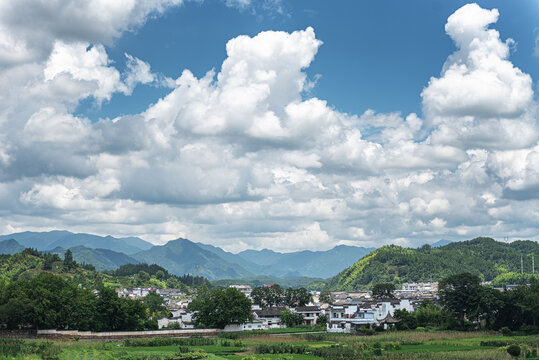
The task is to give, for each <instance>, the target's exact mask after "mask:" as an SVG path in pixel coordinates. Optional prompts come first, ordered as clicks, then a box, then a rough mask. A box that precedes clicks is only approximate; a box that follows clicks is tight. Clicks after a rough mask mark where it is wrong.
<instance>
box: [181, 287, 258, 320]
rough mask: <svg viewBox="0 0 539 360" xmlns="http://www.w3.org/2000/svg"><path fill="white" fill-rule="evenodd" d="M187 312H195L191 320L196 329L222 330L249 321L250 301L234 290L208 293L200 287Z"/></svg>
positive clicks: (204, 288)
mask: <svg viewBox="0 0 539 360" xmlns="http://www.w3.org/2000/svg"><path fill="white" fill-rule="evenodd" d="M189 310H191V311H196V313H194V315H193V320H194V322H195V324H196V325H197V326H198V327H206V328H218V329H223V328H224V327H225V326H227V325H229V324H242V323H244V322H246V321H249V320H251V317H252V315H251V300H249V298H247V296H245V295H244V294H243V293H242V292H240V291H238V290H236V289H234V288H227V289H215V290H213V291H209V290H208V289H207V288H206V287H202V288H201V289H200V290H199V292H198V295H197V297H196V299H195V300H193V301H192V302H191V303H190V304H189Z"/></svg>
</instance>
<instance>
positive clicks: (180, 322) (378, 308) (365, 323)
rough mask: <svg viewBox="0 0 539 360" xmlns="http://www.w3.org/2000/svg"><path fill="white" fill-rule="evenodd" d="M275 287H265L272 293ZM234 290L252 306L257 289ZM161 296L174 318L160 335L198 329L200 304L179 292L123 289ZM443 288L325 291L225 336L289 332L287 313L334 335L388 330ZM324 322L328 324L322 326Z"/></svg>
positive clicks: (126, 293) (261, 312)
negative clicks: (195, 307) (399, 314)
mask: <svg viewBox="0 0 539 360" xmlns="http://www.w3.org/2000/svg"><path fill="white" fill-rule="evenodd" d="M272 286H275V285H274V284H264V285H263V287H270V288H271V287H272ZM229 287H230V288H235V289H236V290H238V291H240V292H242V293H243V294H244V295H246V296H247V297H248V298H249V299H251V300H252V297H251V293H252V290H253V289H252V288H251V287H250V286H249V285H240V284H238V285H230V286H229ZM152 291H155V293H157V294H159V295H160V296H161V297H162V298H163V300H164V302H165V304H166V307H167V309H168V310H169V311H170V314H171V315H170V316H169V317H164V318H161V319H158V320H157V322H158V326H159V329H194V328H195V325H194V322H193V312H191V311H189V310H188V305H189V304H190V303H191V301H192V300H193V299H194V298H195V295H189V294H187V293H185V292H183V291H182V290H179V289H156V288H123V289H117V290H116V292H117V294H118V296H119V297H127V298H130V299H141V298H143V297H145V296H147V295H148V294H149V293H150V292H152ZM437 292H438V283H437V282H432V283H431V282H426V283H404V284H402V288H401V289H398V290H394V291H392V292H391V293H390V294H387V296H374V295H373V293H372V291H362V292H342V291H340V292H329V293H328V294H326V295H325V296H324V295H323V296H321V292H320V291H310V295H311V296H312V301H311V302H309V303H308V304H306V305H305V306H296V307H287V306H266V307H261V306H260V305H256V304H253V305H252V307H251V311H252V321H250V322H246V323H242V324H230V325H227V326H226V327H225V329H224V331H228V332H237V331H250V330H268V329H275V328H284V327H286V325H285V323H284V322H283V320H282V318H281V314H282V313H283V311H284V310H285V309H288V310H290V311H291V312H292V313H295V314H300V315H301V316H302V324H301V325H304V326H313V327H314V326H317V325H318V327H320V326H321V325H322V326H323V325H324V324H323V323H325V327H326V331H327V332H332V333H358V332H360V331H361V330H360V329H367V328H374V327H382V328H383V329H388V328H390V327H392V326H394V325H395V324H396V323H397V322H398V320H397V319H395V317H394V314H395V311H396V310H406V311H408V312H413V311H415V310H417V308H418V307H419V306H420V305H421V304H422V302H423V301H424V300H429V301H432V302H434V303H436V302H437V301H438V299H439V298H438V293H437ZM321 322H322V324H321Z"/></svg>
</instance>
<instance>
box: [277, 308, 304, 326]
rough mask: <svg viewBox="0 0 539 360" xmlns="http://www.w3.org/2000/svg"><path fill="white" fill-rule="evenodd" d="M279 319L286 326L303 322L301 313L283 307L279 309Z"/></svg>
mask: <svg viewBox="0 0 539 360" xmlns="http://www.w3.org/2000/svg"><path fill="white" fill-rule="evenodd" d="M281 321H282V322H283V324H285V325H286V326H287V327H293V326H296V325H301V324H303V322H304V320H303V315H302V314H299V313H296V312H292V311H291V310H290V309H284V310H283V311H281Z"/></svg>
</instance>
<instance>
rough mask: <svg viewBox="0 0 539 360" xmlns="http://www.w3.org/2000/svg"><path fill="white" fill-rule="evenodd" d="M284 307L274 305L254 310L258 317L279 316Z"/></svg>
mask: <svg viewBox="0 0 539 360" xmlns="http://www.w3.org/2000/svg"><path fill="white" fill-rule="evenodd" d="M284 309H285V307H281V306H276V307H269V308H264V309H262V310H255V311H254V312H255V313H256V315H258V316H259V317H261V316H281V311H283V310H284Z"/></svg>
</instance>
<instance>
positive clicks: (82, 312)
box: [0, 272, 168, 331]
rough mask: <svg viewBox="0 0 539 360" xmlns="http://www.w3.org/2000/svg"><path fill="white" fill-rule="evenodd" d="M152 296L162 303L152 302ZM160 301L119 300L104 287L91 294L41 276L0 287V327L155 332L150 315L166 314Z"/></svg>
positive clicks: (48, 275) (55, 278)
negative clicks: (152, 330)
mask: <svg viewBox="0 0 539 360" xmlns="http://www.w3.org/2000/svg"><path fill="white" fill-rule="evenodd" d="M155 296H158V297H159V298H160V299H161V303H156V302H155ZM149 300H153V301H154V302H149ZM162 301H163V300H162V298H161V296H159V295H158V294H152V295H149V296H148V297H147V298H143V299H142V301H139V300H133V299H129V298H120V297H118V295H117V294H116V291H115V290H114V289H111V288H108V287H105V286H101V287H100V288H98V289H97V291H95V292H94V291H91V290H89V289H86V288H83V287H79V286H78V285H76V284H74V283H73V282H70V281H68V280H66V279H64V278H62V277H61V276H58V275H55V274H51V273H48V272H42V273H40V274H39V275H37V276H35V277H33V278H30V279H19V280H16V281H13V282H10V283H9V284H0V324H1V325H3V326H4V327H6V328H8V329H17V328H21V327H25V328H37V329H62V330H67V329H77V330H83V331H116V330H151V329H156V328H157V321H156V320H155V319H150V315H151V314H155V315H163V312H164V311H165V313H166V309H165V308H164V306H163V303H162ZM167 315H168V314H167Z"/></svg>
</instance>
